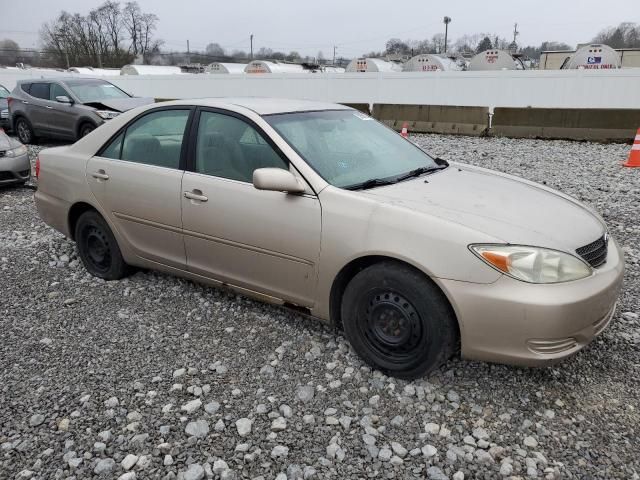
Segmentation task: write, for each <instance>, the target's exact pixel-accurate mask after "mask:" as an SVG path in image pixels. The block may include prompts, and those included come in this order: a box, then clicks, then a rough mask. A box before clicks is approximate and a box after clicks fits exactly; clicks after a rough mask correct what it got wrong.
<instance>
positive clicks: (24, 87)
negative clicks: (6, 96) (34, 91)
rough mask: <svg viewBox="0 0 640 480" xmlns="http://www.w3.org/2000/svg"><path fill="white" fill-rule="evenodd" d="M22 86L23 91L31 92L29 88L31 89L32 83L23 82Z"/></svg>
mask: <svg viewBox="0 0 640 480" xmlns="http://www.w3.org/2000/svg"><path fill="white" fill-rule="evenodd" d="M20 88H21V89H22V91H23V92H25V93H29V90H30V89H31V84H30V83H23V84H22V85H20Z"/></svg>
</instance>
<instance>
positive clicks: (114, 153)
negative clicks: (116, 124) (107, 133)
mask: <svg viewBox="0 0 640 480" xmlns="http://www.w3.org/2000/svg"><path fill="white" fill-rule="evenodd" d="M123 138H124V133H121V134H120V135H118V136H117V137H116V138H115V139H114V140H112V141H111V143H110V144H109V145H108V146H107V147H106V148H105V149H103V150H102V152H101V153H100V156H101V157H104V158H113V159H114V160H120V155H121V153H122V139H123Z"/></svg>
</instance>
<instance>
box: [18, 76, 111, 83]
mask: <svg viewBox="0 0 640 480" xmlns="http://www.w3.org/2000/svg"><path fill="white" fill-rule="evenodd" d="M77 81H80V82H83V81H84V82H87V83H90V82H106V81H107V80H104V79H102V78H95V77H87V78H82V77H51V78H25V79H23V80H18V81H17V82H16V83H19V84H22V83H51V82H63V83H64V82H77ZM107 83H108V82H107Z"/></svg>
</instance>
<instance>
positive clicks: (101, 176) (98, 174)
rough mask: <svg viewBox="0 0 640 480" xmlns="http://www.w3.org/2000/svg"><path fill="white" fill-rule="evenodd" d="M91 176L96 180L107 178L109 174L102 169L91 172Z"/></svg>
mask: <svg viewBox="0 0 640 480" xmlns="http://www.w3.org/2000/svg"><path fill="white" fill-rule="evenodd" d="M91 176H92V177H93V178H97V179H98V180H109V175H107V174H106V173H104V170H98V171H97V172H93V173H92V174H91Z"/></svg>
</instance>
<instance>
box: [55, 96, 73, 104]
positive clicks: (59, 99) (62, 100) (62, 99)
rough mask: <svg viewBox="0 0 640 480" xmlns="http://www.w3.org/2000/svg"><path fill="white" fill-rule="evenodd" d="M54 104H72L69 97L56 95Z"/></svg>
mask: <svg viewBox="0 0 640 480" xmlns="http://www.w3.org/2000/svg"><path fill="white" fill-rule="evenodd" d="M56 102H60V103H68V104H72V103H73V102H72V101H71V99H70V98H69V97H67V96H66V95H58V96H57V97H56Z"/></svg>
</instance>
